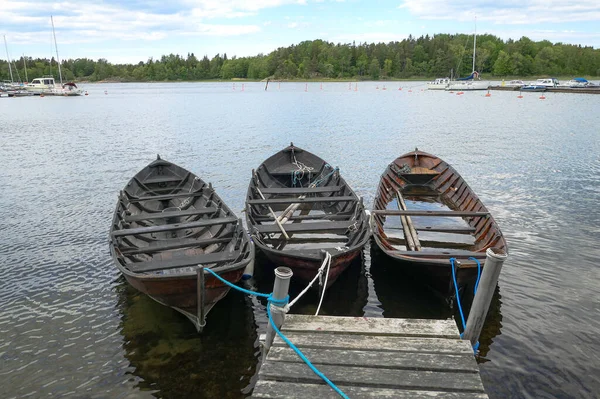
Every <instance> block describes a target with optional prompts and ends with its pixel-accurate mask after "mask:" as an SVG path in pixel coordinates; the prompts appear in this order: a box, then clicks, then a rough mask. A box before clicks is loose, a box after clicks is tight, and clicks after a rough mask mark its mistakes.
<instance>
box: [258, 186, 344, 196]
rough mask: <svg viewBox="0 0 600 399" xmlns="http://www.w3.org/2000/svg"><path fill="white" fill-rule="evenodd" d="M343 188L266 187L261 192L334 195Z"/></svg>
mask: <svg viewBox="0 0 600 399" xmlns="http://www.w3.org/2000/svg"><path fill="white" fill-rule="evenodd" d="M342 188H343V186H323V187H310V186H309V187H264V188H261V189H260V190H261V191H262V192H263V194H290V195H292V194H293V195H297V194H313V193H334V192H336V191H340V190H341V189H342Z"/></svg>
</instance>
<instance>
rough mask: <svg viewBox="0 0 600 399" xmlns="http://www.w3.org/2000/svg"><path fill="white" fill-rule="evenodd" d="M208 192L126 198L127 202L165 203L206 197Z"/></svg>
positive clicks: (202, 190)
mask: <svg viewBox="0 0 600 399" xmlns="http://www.w3.org/2000/svg"><path fill="white" fill-rule="evenodd" d="M208 194H209V192H207V191H204V189H200V190H199V191H194V192H191V193H177V194H164V195H151V196H149V197H137V198H136V197H128V198H127V201H129V202H143V201H166V200H170V199H174V198H193V197H202V196H203V195H208Z"/></svg>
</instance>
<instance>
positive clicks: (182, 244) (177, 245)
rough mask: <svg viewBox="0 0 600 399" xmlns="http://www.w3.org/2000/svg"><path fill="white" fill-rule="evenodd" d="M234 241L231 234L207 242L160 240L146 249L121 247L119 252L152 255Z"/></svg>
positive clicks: (186, 239) (192, 239)
mask: <svg viewBox="0 0 600 399" xmlns="http://www.w3.org/2000/svg"><path fill="white" fill-rule="evenodd" d="M232 239H233V235H232V234H231V233H230V234H227V235H225V236H221V237H215V238H209V239H206V240H199V239H195V238H183V239H181V238H179V239H174V240H160V241H163V242H152V243H150V245H147V246H145V247H119V251H121V253H122V254H123V255H137V254H151V253H154V252H161V251H169V250H172V249H181V248H198V247H203V246H206V245H210V244H222V243H226V242H230V241H231V240H232Z"/></svg>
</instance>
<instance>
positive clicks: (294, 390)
mask: <svg viewBox="0 0 600 399" xmlns="http://www.w3.org/2000/svg"><path fill="white" fill-rule="evenodd" d="M340 388H341V389H342V390H343V391H344V393H345V394H346V395H348V396H349V397H351V398H352V399H373V398H378V399H392V398H394V399H416V398H434V399H487V397H488V396H487V395H486V394H483V393H468V392H443V391H432V390H423V391H417V390H412V389H411V390H405V389H390V388H371V387H369V388H367V387H357V386H341V387H340ZM251 398H270V399H305V398H318V399H339V395H338V394H337V393H336V392H334V391H333V389H331V388H330V387H329V386H328V385H325V384H324V383H323V384H316V383H315V384H307V383H292V382H284V381H258V382H257V383H256V386H255V387H254V392H252V396H251Z"/></svg>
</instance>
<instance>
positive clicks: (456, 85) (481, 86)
mask: <svg viewBox="0 0 600 399" xmlns="http://www.w3.org/2000/svg"><path fill="white" fill-rule="evenodd" d="M489 87H490V85H489V83H488V82H468V81H467V82H456V81H455V82H452V83H450V84H449V85H448V86H447V87H446V90H453V91H473V90H487V89H489Z"/></svg>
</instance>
